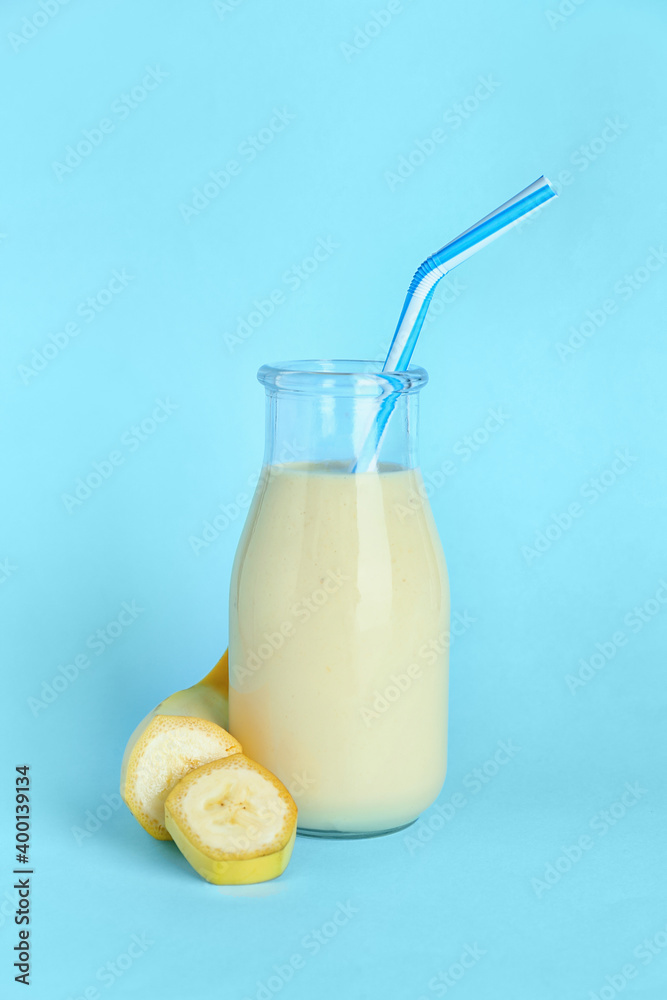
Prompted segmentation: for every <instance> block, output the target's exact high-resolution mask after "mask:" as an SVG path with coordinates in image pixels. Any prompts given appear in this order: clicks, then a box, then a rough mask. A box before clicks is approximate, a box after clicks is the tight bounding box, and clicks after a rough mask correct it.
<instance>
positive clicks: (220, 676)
mask: <svg viewBox="0 0 667 1000" xmlns="http://www.w3.org/2000/svg"><path fill="white" fill-rule="evenodd" d="M228 695H229V675H228V658H227V652H225V653H224V654H223V656H222V657H221V658H220V660H219V661H218V663H217V664H216V665H215V667H214V668H213V670H211V671H210V673H208V674H207V675H206V677H204V678H203V679H202V680H201V681H199V683H198V684H194V685H193V686H192V687H189V688H185V690H183V691H177V692H176V693H175V694H172V695H170V696H169V698H165V700H164V701H161V702H160V704H159V705H158V706H157V708H154V709H153V711H152V712H149V713H148V715H147V716H146V717H145V718H144V719H142V721H141V722H140V723H139V725H138V726H137V728H136V729H135V730H134V732H133V733H132V735H131V736H130V738H129V740H128V742H127V746H126V747H125V753H124V754H123V763H122V765H121V775H120V794H121V796H122V798H123V800H124V801H125V803H126V804H127V806H128V808H129V809H130V811H131V812H132V814H133V815H134V816H135V818H136V819H137V820H138V821H139V823H141V825H142V826H143V828H144V829H145V830H147V831H148V833H150V834H151V835H152V836H153V837H155V838H156V839H158V840H170V839H171V838H170V836H169V833H168V832H167V830H166V828H165V825H164V800H165V799H166V797H167V795H168V793H169V791H170V790H171V789H172V788H173V787H174V785H175V784H176V783H177V782H178V781H179V780H180V779H181V778H182V777H183V775H184V774H187V772H188V771H190V770H191V769H192V768H194V767H199V766H200V764H205V763H206V762H207V761H210V760H216V759H217V758H218V757H225V756H227V755H228V754H233V753H239V752H240V751H241V744H240V743H239V742H238V741H237V740H235V739H234V737H233V736H230V735H229V733H228V732H226V731H225V728H224V727H226V726H227V725H228V719H229V700H228Z"/></svg>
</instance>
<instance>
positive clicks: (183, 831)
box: [165, 753, 297, 885]
mask: <svg viewBox="0 0 667 1000" xmlns="http://www.w3.org/2000/svg"><path fill="white" fill-rule="evenodd" d="M296 816H297V809H296V805H295V803H294V800H293V799H292V797H291V795H290V794H289V792H288V791H287V789H286V788H285V786H284V785H283V784H282V783H281V782H280V781H279V780H278V779H277V778H276V777H275V776H274V775H273V774H271V772H270V771H267V770H266V768H264V767H262V766H261V765H260V764H257V763H256V762H255V761H253V760H250V758H248V757H246V756H245V755H244V754H242V753H236V754H233V755H232V756H229V757H224V758H222V759H220V760H214V761H211V762H210V763H208V764H204V765H203V766H202V767H198V768H196V769H195V770H192V771H189V772H188V774H186V775H185V777H184V778H182V779H181V780H180V781H179V782H178V784H177V785H176V786H175V787H174V788H173V789H172V790H171V792H170V793H169V795H168V796H167V800H166V803H165V826H166V828H167V830H168V832H169V833H170V834H171V836H172V837H173V839H174V841H175V842H176V845H177V847H178V848H179V849H180V851H181V853H182V854H183V855H184V857H185V858H186V859H187V860H188V861H189V862H190V864H191V865H192V867H193V868H194V869H195V870H196V871H197V872H199V874H200V875H201V876H202V877H203V878H205V879H206V880H207V881H208V882H213V883H214V884H215V885H247V884H249V883H253V882H266V881H268V880H269V879H273V878H277V877H278V876H279V875H281V874H282V873H283V872H284V871H285V868H286V867H287V864H288V862H289V859H290V855H291V854H292V848H293V847H294V840H295V837H296Z"/></svg>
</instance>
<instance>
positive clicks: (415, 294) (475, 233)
mask: <svg viewBox="0 0 667 1000" xmlns="http://www.w3.org/2000/svg"><path fill="white" fill-rule="evenodd" d="M555 197H556V192H555V191H554V189H553V188H552V186H551V184H550V183H549V181H548V180H547V178H546V177H540V178H538V180H536V181H535V182H534V183H533V184H531V185H529V187H527V188H525V189H524V190H523V191H520V192H519V193H518V194H517V195H515V196H514V197H513V198H510V200H509V201H506V202H505V204H504V205H501V206H500V207H499V208H497V209H496V210H495V212H491V213H490V215H486V216H485V217H484V218H483V219H481V220H480V221H479V222H478V223H476V224H475V225H474V226H471V227H470V229H466V231H465V232H464V233H461V235H460V236H457V237H456V239H454V240H452V241H451V242H450V243H447V244H446V245H445V246H444V247H442V249H440V250H438V251H437V252H436V253H434V254H431V256H430V257H427V259H426V260H425V261H424V263H423V264H422V265H421V266H420V267H419V268H418V269H417V271H416V272H415V276H414V278H413V279H412V281H411V282H410V287H409V289H408V294H407V296H406V299H405V303H404V305H403V310H402V312H401V315H400V317H399V320H398V326H397V327H396V332H395V333H394V337H393V340H392V342H391V346H390V348H389V353H388V354H387V359H386V361H385V363H384V367H383V369H382V371H383V372H399V371H405V370H406V369H407V367H408V365H409V364H410V359H411V357H412V353H413V351H414V349H415V345H416V343H417V338H418V336H419V332H420V330H421V328H422V326H423V324H424V319H425V318H426V313H427V312H428V307H429V305H430V304H431V299H432V298H433V293H434V292H435V288H436V285H437V284H438V282H439V281H440V279H441V278H444V276H445V275H446V274H447V273H448V272H449V271H451V270H452V269H453V268H455V267H456V266H457V265H458V264H461V263H462V262H463V261H464V260H467V259H468V257H472V255H473V254H474V253H477V251H478V250H481V248H482V247H484V246H486V245H487V243H491V241H492V240H495V239H497V238H498V236H502V234H503V233H506V232H507V231H508V230H509V229H511V228H512V227H513V226H515V225H516V224H517V223H518V222H521V221H522V219H525V218H526V216H527V215H530V214H531V212H534V211H536V210H537V209H538V208H541V206H542V205H544V204H545V203H546V202H548V201H551V199H552V198H555ZM387 381H388V383H389V385H390V386H391V385H392V380H391V379H390V378H388V379H387ZM397 398H398V392H397V391H393V392H392V391H390V392H389V393H388V394H387V395H386V396H385V397H384V398H383V399H382V401H381V403H380V406H379V409H378V412H377V415H376V416H374V419H373V425H372V426H371V428H370V429H369V433H368V434H367V436H366V438H365V440H364V442H363V445H362V448H361V450H360V453H359V457H358V459H357V461H356V463H355V464H354V466H353V469H352V471H353V472H365V471H372V470H374V469H376V468H377V460H378V452H379V448H380V443H381V441H382V436H383V434H384V431H385V429H386V426H387V422H388V420H389V417H390V416H391V414H392V411H393V409H394V406H395V405H396V400H397Z"/></svg>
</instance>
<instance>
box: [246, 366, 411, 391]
mask: <svg viewBox="0 0 667 1000" xmlns="http://www.w3.org/2000/svg"><path fill="white" fill-rule="evenodd" d="M382 365H383V362H382V361H364V360H348V359H335V358H334V359H331V360H319V359H306V360H303V361H280V362H276V363H274V364H268V365H262V367H261V368H260V369H259V371H258V372H257V379H258V381H259V382H261V384H262V385H263V386H264V388H265V389H266V391H267V392H270V393H282V392H294V393H303V394H306V395H324V396H386V395H387V394H388V393H413V392H419V390H420V389H423V388H424V386H425V385H426V383H427V382H428V372H427V371H426V369H424V368H420V367H419V366H418V365H410V366H409V367H408V369H407V370H406V371H402V372H385V371H382Z"/></svg>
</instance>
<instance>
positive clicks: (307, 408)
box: [264, 389, 419, 469]
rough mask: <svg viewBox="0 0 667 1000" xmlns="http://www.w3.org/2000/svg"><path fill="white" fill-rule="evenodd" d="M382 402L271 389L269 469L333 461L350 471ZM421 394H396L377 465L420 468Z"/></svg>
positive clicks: (266, 458) (266, 455) (266, 459)
mask: <svg viewBox="0 0 667 1000" xmlns="http://www.w3.org/2000/svg"><path fill="white" fill-rule="evenodd" d="M378 409H379V399H378V398H377V397H376V396H368V395H365V396H364V395H354V394H352V395H341V394H336V395H328V394H326V393H324V392H317V393H304V392H291V391H282V390H276V389H267V393H266V447H265V452H264V463H265V465H285V464H291V463H295V462H296V463H300V464H301V463H303V464H318V465H321V464H323V463H327V464H328V463H332V464H334V465H338V466H341V467H342V468H349V469H352V466H353V465H354V462H355V459H356V458H357V457H358V456H359V454H360V451H361V448H362V446H363V444H364V442H365V441H367V440H368V435H369V433H371V432H372V429H373V426H374V422H375V421H376V418H377V414H378ZM418 413H419V396H418V393H417V392H414V391H413V392H403V393H398V394H397V397H396V402H395V405H394V407H393V410H392V413H391V418H390V420H389V421H388V423H387V426H386V429H385V432H384V434H383V436H382V439H381V441H380V445H379V450H378V465H379V467H380V469H382V468H383V467H384V468H387V467H389V468H396V467H398V468H414V467H415V466H417V465H418V440H417V434H418Z"/></svg>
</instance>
